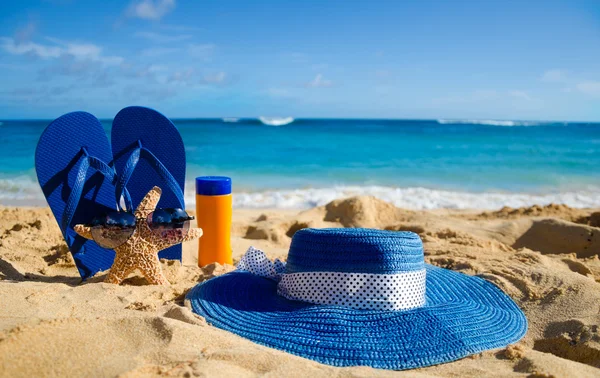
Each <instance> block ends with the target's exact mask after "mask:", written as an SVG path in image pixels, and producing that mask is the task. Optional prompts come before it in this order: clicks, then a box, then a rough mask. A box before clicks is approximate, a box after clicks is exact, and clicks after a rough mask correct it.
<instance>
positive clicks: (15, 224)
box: [0, 197, 600, 377]
mask: <svg viewBox="0 0 600 378" xmlns="http://www.w3.org/2000/svg"><path fill="white" fill-rule="evenodd" d="M340 226H343V227H359V226H360V227H375V228H382V229H389V230H410V231H414V232H416V233H418V234H419V235H420V236H421V238H422V239H423V242H424V245H425V258H426V260H427V262H429V263H431V264H434V265H438V266H441V267H444V268H447V269H453V270H456V271H459V272H462V273H465V274H470V275H479V276H481V277H483V278H485V279H487V280H489V281H491V282H493V283H494V284H496V285H498V286H499V287H500V288H501V289H502V290H504V291H505V292H506V293H507V294H508V295H510V296H511V297H512V298H513V299H514V300H515V301H516V302H517V303H518V304H519V306H520V307H521V308H522V309H523V311H525V313H526V315H527V318H528V320H529V331H528V333H527V335H526V336H525V337H524V339H523V340H522V341H520V342H519V343H517V344H515V345H511V346H509V347H508V348H505V349H501V350H494V351H488V352H484V353H481V354H478V355H475V356H472V357H468V358H465V359H462V360H459V361H455V362H452V363H447V364H442V365H438V366H433V367H428V368H423V369H416V370H411V371H404V372H394V371H385V370H376V369H371V368H368V367H352V368H335V367H331V366H326V365H322V364H319V363H316V362H313V361H310V360H306V359H303V358H300V357H296V356H292V355H289V354H286V353H283V352H280V351H277V350H273V349H269V348H266V347H263V346H260V345H256V344H254V343H252V342H250V341H248V340H245V339H243V338H240V337H238V336H236V335H233V334H230V333H228V332H225V331H222V330H219V329H217V328H214V327H212V326H210V325H208V324H207V323H206V321H205V320H204V319H203V318H201V317H199V316H197V315H195V314H193V313H192V312H191V311H190V310H189V307H187V304H186V303H185V301H184V298H185V294H186V292H187V291H188V290H189V289H190V288H191V287H193V286H194V285H196V284H197V283H198V282H202V281H203V280H206V279H208V278H210V277H213V276H215V275H219V274H223V273H225V272H227V271H230V270H232V269H233V267H231V266H218V265H212V266H207V267H205V268H203V269H200V268H198V267H197V266H196V257H195V254H196V243H194V242H191V243H188V244H186V245H185V246H184V261H183V265H181V264H180V263H179V262H172V261H164V262H163V267H164V270H165V272H166V276H167V278H168V279H169V281H170V282H171V283H172V285H171V286H168V287H160V286H148V285H144V284H145V280H144V279H143V278H142V277H140V276H137V275H135V274H133V275H132V276H130V277H129V278H128V279H127V280H126V281H125V283H124V284H123V285H121V286H115V285H111V284H105V283H102V279H103V278H104V276H105V274H106V273H101V274H98V275H97V276H95V277H93V278H92V279H90V280H89V281H88V282H86V283H83V284H82V283H81V282H80V279H79V276H78V275H77V270H76V269H75V266H74V264H73V260H72V258H71V256H70V255H69V253H68V250H67V248H66V246H65V244H64V241H63V239H62V237H61V235H60V232H59V229H58V226H57V224H56V221H55V220H54V218H53V217H52V214H51V213H50V211H49V209H47V208H12V207H0V376H2V377H31V376H35V377H42V376H62V377H64V376H94V377H102V376H107V377H112V376H121V377H149V376H184V377H192V376H208V377H212V376H219V377H249V376H259V375H266V376H273V377H275V376H277V377H279V376H310V377H372V376H407V377H457V376H482V377H511V376H515V377H568V376H573V377H599V376H600V330H599V324H600V260H599V257H600V256H599V255H600V228H598V227H600V212H598V211H597V210H596V211H594V210H591V209H590V210H579V209H571V208H568V207H566V206H559V205H550V206H546V207H539V206H534V207H529V208H522V209H509V208H505V209H502V210H500V211H494V212H484V213H481V212H476V211H452V210H437V211H420V212H414V211H408V210H403V209H398V208H396V207H394V206H393V205H391V204H388V203H385V202H382V201H380V200H377V199H375V198H372V197H355V198H350V199H343V200H337V201H334V202H332V203H330V204H328V205H326V206H323V207H319V208H314V209H311V210H307V211H303V212H298V211H287V210H286V211H282V210H272V211H262V210H236V211H234V222H233V248H234V259H239V257H240V256H241V254H242V253H243V252H244V251H245V250H246V249H247V247H248V246H250V245H253V246H255V247H257V248H261V249H263V250H264V251H265V252H267V254H268V255H269V256H270V257H271V258H275V257H279V258H285V256H286V255H287V248H288V247H289V243H290V240H291V238H290V237H291V236H292V235H293V234H294V232H296V231H297V230H299V229H301V228H304V227H340Z"/></svg>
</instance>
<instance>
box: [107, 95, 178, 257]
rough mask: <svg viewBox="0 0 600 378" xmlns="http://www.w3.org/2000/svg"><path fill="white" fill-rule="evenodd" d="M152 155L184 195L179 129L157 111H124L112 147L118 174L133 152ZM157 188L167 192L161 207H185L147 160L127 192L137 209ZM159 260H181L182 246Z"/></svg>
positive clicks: (115, 126)
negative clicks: (134, 150)
mask: <svg viewBox="0 0 600 378" xmlns="http://www.w3.org/2000/svg"><path fill="white" fill-rule="evenodd" d="M138 142H141V145H142V147H144V148H146V149H147V150H149V151H151V152H152V153H153V154H154V155H155V156H156V157H157V158H158V160H160V162H161V163H162V164H163V165H164V166H165V168H166V169H167V170H168V171H169V173H170V174H171V175H172V176H173V178H175V180H176V181H177V183H178V184H179V186H180V188H181V191H182V192H183V191H184V189H185V165H186V161H185V148H184V146H183V140H182V139H181V135H180V134H179V131H178V130H177V128H176V127H175V125H174V124H173V123H172V122H171V121H170V120H169V119H168V118H167V117H165V116H164V115H162V114H161V113H159V112H157V111H156V110H153V109H149V108H144V107H141V106H130V107H127V108H124V109H122V110H121V111H120V112H119V113H118V114H117V115H116V116H115V119H114V120H113V126H112V131H111V143H112V152H113V159H114V163H115V169H116V171H117V174H119V175H120V174H121V172H123V169H124V166H125V165H126V163H127V159H128V158H129V156H130V154H131V151H132V150H133V149H135V148H136V147H138V145H139V144H138ZM154 186H158V187H160V188H161V189H163V194H162V196H161V198H160V202H159V203H158V207H162V208H170V207H171V208H172V207H182V206H183V204H181V203H180V201H179V199H178V198H177V196H176V195H175V193H173V192H172V191H171V190H168V188H167V186H166V183H165V182H164V180H163V178H162V177H161V176H160V175H159V174H158V173H157V172H156V171H155V170H154V168H153V167H152V166H151V165H150V164H149V163H148V162H147V161H145V160H144V159H140V161H139V163H138V164H137V166H136V167H135V170H134V171H133V174H132V175H131V178H130V179H129V182H128V183H127V190H129V194H130V195H131V201H132V203H133V206H134V207H135V206H137V205H138V204H139V203H140V201H141V200H142V198H144V196H145V195H146V193H148V191H149V190H150V189H152V188H153V187H154ZM158 256H159V257H160V258H166V259H171V260H181V245H180V244H178V245H174V246H172V247H170V248H167V249H165V250H163V251H161V252H160V253H159V254H158Z"/></svg>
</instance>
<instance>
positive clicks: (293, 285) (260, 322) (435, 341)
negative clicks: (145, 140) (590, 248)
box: [187, 229, 527, 369]
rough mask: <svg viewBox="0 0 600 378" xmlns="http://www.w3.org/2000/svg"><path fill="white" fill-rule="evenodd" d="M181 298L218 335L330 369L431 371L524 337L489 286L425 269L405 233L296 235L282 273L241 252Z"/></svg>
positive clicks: (414, 241)
mask: <svg viewBox="0 0 600 378" xmlns="http://www.w3.org/2000/svg"><path fill="white" fill-rule="evenodd" d="M187 298H188V299H189V300H190V302H191V305H192V309H193V311H194V312H196V313H198V314H199V315H201V316H203V317H205V318H206V320H207V321H208V322H209V323H211V324H213V325H214V326H216V327H218V328H222V329H224V330H227V331H230V332H233V333H235V334H237V335H240V336H242V337H245V338H247V339H250V340H252V341H254V342H256V343H258V344H262V345H266V346H269V347H272V348H276V349H280V350H283V351H286V352H289V353H292V354H295V355H298V356H302V357H305V358H309V359H312V360H315V361H318V362H321V363H325V364H329V365H335V366H355V365H366V366H372V367H375V368H384V369H410V368H417V367H423V366H429V365H435V364H439V363H444V362H449V361H453V360H456V359H459V358H462V357H465V356H468V355H470V354H474V353H478V352H481V351H484V350H487V349H494V348H501V347H505V346H506V345H508V344H511V343H514V342H516V341H518V340H519V339H520V338H521V337H523V335H524V334H525V332H526V331H527V320H526V318H525V315H524V314H523V312H522V311H521V310H520V309H519V307H517V305H516V304H515V303H514V302H513V301H512V300H511V299H510V298H509V297H508V296H507V295H506V294H504V293H503V292H502V291H501V290H500V289H498V288H497V287H496V286H494V285H493V284H491V283H489V282H487V281H485V280H483V279H481V278H478V277H472V276H467V275H464V274H461V273H457V272H453V271H450V270H446V269H442V268H438V267H434V266H432V265H429V264H425V261H424V258H423V244H422V242H421V239H420V238H419V236H417V235H416V234H414V233H412V232H394V231H381V230H372V229H303V230H300V231H298V232H297V233H296V234H295V235H294V237H293V239H292V244H291V247H290V251H289V255H288V258H287V264H286V265H285V266H284V264H283V263H281V262H279V261H275V262H274V263H273V262H270V261H268V259H267V258H266V256H265V255H264V253H263V252H262V251H259V250H255V249H253V248H250V249H249V251H248V252H247V253H246V255H245V256H244V257H243V258H242V260H241V261H240V263H239V264H238V269H237V270H236V271H234V272H231V273H228V274H225V275H222V276H219V277H215V278H213V279H210V280H208V281H205V282H203V283H201V284H199V285H197V286H196V287H194V288H193V289H192V290H191V291H190V292H189V293H188V295H187Z"/></svg>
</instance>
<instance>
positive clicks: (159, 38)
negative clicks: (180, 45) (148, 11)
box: [133, 32, 192, 43]
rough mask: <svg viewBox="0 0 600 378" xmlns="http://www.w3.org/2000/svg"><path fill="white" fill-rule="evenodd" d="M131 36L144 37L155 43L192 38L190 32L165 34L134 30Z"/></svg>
mask: <svg viewBox="0 0 600 378" xmlns="http://www.w3.org/2000/svg"><path fill="white" fill-rule="evenodd" d="M133 36H134V37H136V38H144V39H147V40H149V41H152V42H156V43H170V42H179V41H185V40H186V39H190V38H192V36H191V35H190V34H179V35H165V34H160V33H154V32H136V33H135V34H134V35H133Z"/></svg>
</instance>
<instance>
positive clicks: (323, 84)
mask: <svg viewBox="0 0 600 378" xmlns="http://www.w3.org/2000/svg"><path fill="white" fill-rule="evenodd" d="M332 85H333V82H332V81H331V80H327V79H323V75H322V74H317V76H315V78H314V79H312V80H311V81H309V82H308V83H306V86H307V87H310V88H328V87H331V86H332Z"/></svg>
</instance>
